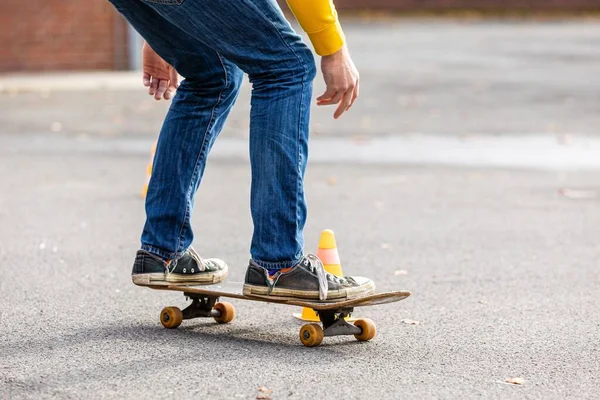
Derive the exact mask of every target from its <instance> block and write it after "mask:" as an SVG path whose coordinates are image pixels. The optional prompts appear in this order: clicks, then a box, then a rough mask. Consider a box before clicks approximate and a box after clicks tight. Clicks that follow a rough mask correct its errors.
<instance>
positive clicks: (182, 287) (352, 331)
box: [140, 282, 410, 347]
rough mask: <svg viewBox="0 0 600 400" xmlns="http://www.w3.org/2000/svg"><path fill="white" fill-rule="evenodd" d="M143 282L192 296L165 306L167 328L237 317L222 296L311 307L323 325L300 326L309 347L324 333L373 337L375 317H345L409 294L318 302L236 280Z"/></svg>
mask: <svg viewBox="0 0 600 400" xmlns="http://www.w3.org/2000/svg"><path fill="white" fill-rule="evenodd" d="M140 286H145V287H149V288H151V289H157V290H174V291H179V292H183V294H184V295H185V296H186V298H187V299H191V301H192V303H191V304H190V305H188V306H187V307H186V308H185V309H183V310H180V309H179V308H178V307H165V308H164V309H163V310H162V311H161V313H160V322H161V324H162V325H163V326H164V327H165V328H169V329H174V328H177V327H178V326H179V325H180V324H181V322H182V321H183V320H184V319H193V318H214V319H215V321H216V322H218V323H220V324H225V323H228V322H231V321H232V320H233V318H234V317H235V309H234V308H233V305H232V304H231V303H228V302H226V301H221V302H220V301H219V298H221V297H229V298H233V299H240V300H251V301H261V302H265V303H276V304H287V305H291V306H300V307H308V308H312V309H313V310H315V311H316V312H317V314H318V315H319V318H320V320H321V324H322V327H321V325H319V324H316V323H311V324H306V325H303V326H302V328H300V341H301V342H302V344H303V345H304V346H307V347H314V346H318V345H320V344H321V342H322V341H323V337H325V336H339V335H354V337H355V338H356V339H357V340H359V341H361V342H363V341H368V340H371V339H373V338H374V337H375V334H376V327H375V323H374V322H373V321H371V320H370V319H368V318H360V319H357V320H356V321H354V324H350V323H348V322H347V321H346V317H348V316H350V314H351V313H352V312H353V311H354V308H356V307H366V306H374V305H378V304H387V303H394V302H396V301H400V300H404V299H406V298H407V297H408V296H410V292H408V291H391V292H381V293H375V294H371V295H369V296H364V297H358V298H354V299H350V300H345V299H344V300H337V301H336V300H331V301H325V302H316V301H311V300H304V299H293V300H291V299H287V298H278V297H275V296H258V295H252V296H245V295H244V294H242V287H243V284H242V283H235V282H225V283H222V284H220V285H209V286H196V285H189V284H177V283H172V282H152V283H150V284H148V285H140Z"/></svg>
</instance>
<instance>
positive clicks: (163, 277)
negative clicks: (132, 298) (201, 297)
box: [131, 265, 228, 286]
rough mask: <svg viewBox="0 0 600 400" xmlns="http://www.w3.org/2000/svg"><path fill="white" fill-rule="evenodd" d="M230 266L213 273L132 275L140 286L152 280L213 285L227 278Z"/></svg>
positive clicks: (134, 281) (150, 282)
mask: <svg viewBox="0 0 600 400" xmlns="http://www.w3.org/2000/svg"><path fill="white" fill-rule="evenodd" d="M227 273H228V268H227V265H225V267H224V268H223V269H222V270H219V271H215V272H212V273H198V274H195V275H193V276H190V275H188V274H163V273H151V274H135V275H131V280H132V281H133V283H134V284H136V285H139V286H148V285H151V284H152V282H170V283H177V284H195V285H198V284H200V285H212V284H215V283H220V282H223V281H224V280H225V279H227Z"/></svg>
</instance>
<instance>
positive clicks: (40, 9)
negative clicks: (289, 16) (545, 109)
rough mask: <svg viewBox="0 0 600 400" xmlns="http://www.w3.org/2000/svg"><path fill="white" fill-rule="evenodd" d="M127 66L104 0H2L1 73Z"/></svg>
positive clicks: (411, 1)
mask: <svg viewBox="0 0 600 400" xmlns="http://www.w3.org/2000/svg"><path fill="white" fill-rule="evenodd" d="M334 1H335V3H336V5H337V7H338V9H340V10H353V9H376V10H398V11H414V10H417V11H419V10H425V11H427V10H433V11H439V10H452V9H476V10H492V11H498V10H500V11H502V10H507V9H508V10H544V11H567V12H569V11H586V10H600V0H334ZM280 2H282V3H284V2H285V1H284V0H280ZM128 64H129V60H128V48H127V25H126V23H125V21H124V20H123V18H121V16H120V15H119V14H118V13H117V12H116V11H115V10H114V9H113V7H112V5H111V4H110V3H109V2H108V0H0V72H6V71H48V70H90V69H124V68H127V67H128V66H129V65H128Z"/></svg>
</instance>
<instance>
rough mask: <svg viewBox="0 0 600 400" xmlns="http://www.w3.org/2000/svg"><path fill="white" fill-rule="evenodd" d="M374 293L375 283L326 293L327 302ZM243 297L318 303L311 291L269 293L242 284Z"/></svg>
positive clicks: (267, 289) (316, 293) (284, 290)
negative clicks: (266, 297) (268, 297)
mask: <svg viewBox="0 0 600 400" xmlns="http://www.w3.org/2000/svg"><path fill="white" fill-rule="evenodd" d="M374 292H375V283H374V282H373V281H370V282H368V283H365V284H364V285H361V286H358V287H352V288H347V289H340V290H330V291H328V292H327V300H351V299H355V298H358V297H364V296H368V295H370V294H373V293H374ZM242 293H243V294H244V296H252V295H254V296H272V297H277V298H278V299H281V300H299V299H301V300H317V301H319V292H318V291H312V290H297V289H285V288H277V287H275V288H273V290H272V291H271V293H269V288H268V287H266V286H255V285H250V284H244V289H243V291H242Z"/></svg>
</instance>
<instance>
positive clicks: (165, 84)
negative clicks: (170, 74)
mask: <svg viewBox="0 0 600 400" xmlns="http://www.w3.org/2000/svg"><path fill="white" fill-rule="evenodd" d="M168 88H169V81H167V80H164V79H161V80H159V81H158V87H157V88H156V93H155V94H154V99H155V100H160V99H162V98H163V96H164V94H165V92H166V91H167V89H168Z"/></svg>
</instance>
